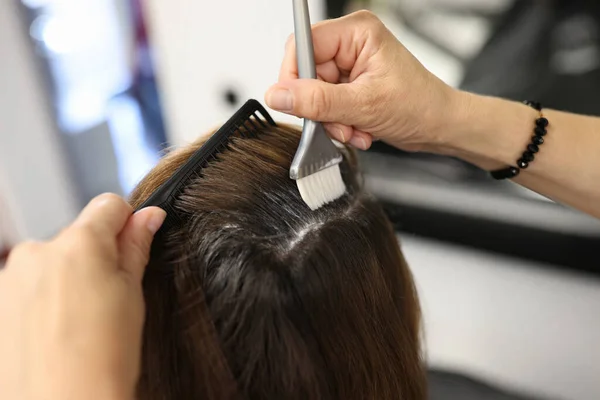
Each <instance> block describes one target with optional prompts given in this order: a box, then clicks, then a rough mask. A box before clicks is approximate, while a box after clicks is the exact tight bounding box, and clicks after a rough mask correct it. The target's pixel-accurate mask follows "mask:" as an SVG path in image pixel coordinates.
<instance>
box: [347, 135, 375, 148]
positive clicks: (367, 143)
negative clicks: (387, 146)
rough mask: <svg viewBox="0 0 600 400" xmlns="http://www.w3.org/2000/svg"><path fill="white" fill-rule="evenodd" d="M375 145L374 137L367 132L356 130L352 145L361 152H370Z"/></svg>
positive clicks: (351, 141) (351, 140)
mask: <svg viewBox="0 0 600 400" xmlns="http://www.w3.org/2000/svg"><path fill="white" fill-rule="evenodd" d="M372 144H373V136H371V135H370V134H368V133H366V132H362V131H358V130H355V131H354V134H353V135H352V139H350V145H352V146H354V147H356V148H357V149H360V150H368V149H369V148H370V147H371V145H372Z"/></svg>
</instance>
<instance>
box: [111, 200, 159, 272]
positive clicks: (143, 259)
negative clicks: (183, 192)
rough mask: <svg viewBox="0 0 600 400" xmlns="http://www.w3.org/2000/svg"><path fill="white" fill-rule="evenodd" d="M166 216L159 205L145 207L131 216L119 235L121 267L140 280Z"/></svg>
mask: <svg viewBox="0 0 600 400" xmlns="http://www.w3.org/2000/svg"><path fill="white" fill-rule="evenodd" d="M166 216H167V213H166V212H164V211H163V210H162V209H160V208H158V207H149V208H145V209H143V210H141V211H139V212H137V213H135V214H133V215H132V216H131V217H130V218H129V221H127V224H126V225H125V228H123V231H122V232H121V234H120V235H119V253H120V254H119V256H120V257H119V260H120V264H121V265H120V267H121V269H123V270H124V271H126V272H128V273H130V274H131V275H132V276H133V277H134V278H135V279H136V280H138V281H141V280H142V278H143V276H144V271H145V269H146V265H148V261H149V260H150V247H151V246H152V240H153V239H154V235H155V234H156V232H158V230H159V229H160V227H161V226H162V224H163V222H164V220H165V217H166Z"/></svg>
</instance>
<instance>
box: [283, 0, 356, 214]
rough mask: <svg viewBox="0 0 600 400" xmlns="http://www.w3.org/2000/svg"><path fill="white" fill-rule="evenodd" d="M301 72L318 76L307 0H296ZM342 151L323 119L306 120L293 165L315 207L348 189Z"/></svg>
mask: <svg viewBox="0 0 600 400" xmlns="http://www.w3.org/2000/svg"><path fill="white" fill-rule="evenodd" d="M293 2H294V30H295V36H296V54H297V59H298V76H299V78H300V79H316V78H317V69H316V66H315V54H314V47H313V41H312V31H311V24H310V15H309V13H308V2H307V0H293ZM342 159H343V158H342V154H341V153H340V151H339V150H338V148H337V147H336V146H335V145H334V144H333V142H332V141H331V139H329V136H327V133H326V132H325V128H324V127H323V125H322V124H321V123H320V122H316V121H311V120H308V119H305V120H304V127H303V129H302V138H301V139H300V144H299V146H298V151H297V152H296V156H295V157H294V161H293V162H292V166H291V168H290V178H292V179H294V180H296V184H297V185H298V190H299V191H300V195H301V196H302V199H303V200H304V202H305V203H306V204H307V205H308V206H309V207H310V208H311V209H312V210H316V209H318V208H319V207H321V206H323V205H325V204H327V203H329V202H332V201H334V200H336V199H338V198H339V197H341V196H342V195H343V194H344V193H345V192H346V186H345V185H344V180H343V179H342V174H341V171H340V166H339V164H340V163H341V162H342Z"/></svg>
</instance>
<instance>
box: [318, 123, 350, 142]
mask: <svg viewBox="0 0 600 400" xmlns="http://www.w3.org/2000/svg"><path fill="white" fill-rule="evenodd" d="M323 126H324V127H325V130H326V131H327V133H329V136H331V137H332V138H333V139H335V140H337V141H338V142H340V143H348V141H349V140H350V139H351V138H352V135H353V134H354V128H353V127H351V126H348V125H343V124H337V123H335V122H333V123H332V122H330V123H326V124H323Z"/></svg>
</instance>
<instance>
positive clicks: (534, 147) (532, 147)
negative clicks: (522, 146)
mask: <svg viewBox="0 0 600 400" xmlns="http://www.w3.org/2000/svg"><path fill="white" fill-rule="evenodd" d="M527 150H529V151H530V152H532V153H533V154H535V153H537V152H538V151H540V148H539V147H538V145H537V144H530V145H529V146H527Z"/></svg>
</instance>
